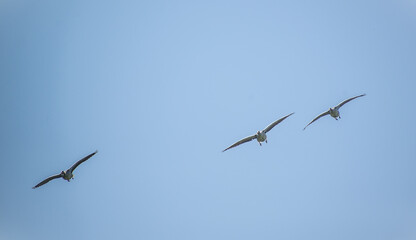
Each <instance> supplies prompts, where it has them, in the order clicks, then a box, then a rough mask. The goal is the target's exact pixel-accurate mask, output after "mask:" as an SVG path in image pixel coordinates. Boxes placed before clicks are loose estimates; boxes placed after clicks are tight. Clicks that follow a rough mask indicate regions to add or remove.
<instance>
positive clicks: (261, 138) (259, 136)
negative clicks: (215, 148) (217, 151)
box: [223, 113, 294, 152]
mask: <svg viewBox="0 0 416 240" xmlns="http://www.w3.org/2000/svg"><path fill="white" fill-rule="evenodd" d="M292 114H294V113H291V114H289V115H287V116H284V117H282V118H281V119H279V120H277V121H275V122H273V123H271V124H270V125H269V126H267V127H266V128H265V129H264V130H262V131H257V133H256V134H254V135H252V136H248V137H246V138H243V139H241V140H240V141H238V142H236V143H234V144H233V145H231V146H229V147H228V148H226V149H224V150H223V152H225V151H227V150H228V149H230V148H233V147H236V146H238V145H240V144H242V143H246V142H250V141H251V140H253V139H257V141H258V142H259V144H260V146H261V142H264V141H265V142H266V143H267V136H266V133H267V132H268V131H270V130H272V128H273V127H274V126H276V125H277V124H279V123H281V122H282V121H283V120H285V119H286V118H287V117H289V116H290V115H292Z"/></svg>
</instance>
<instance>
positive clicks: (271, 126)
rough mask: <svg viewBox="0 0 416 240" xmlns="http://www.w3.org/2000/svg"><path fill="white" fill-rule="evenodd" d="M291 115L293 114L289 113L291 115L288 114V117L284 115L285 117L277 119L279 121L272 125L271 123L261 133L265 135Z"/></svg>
mask: <svg viewBox="0 0 416 240" xmlns="http://www.w3.org/2000/svg"><path fill="white" fill-rule="evenodd" d="M292 114H294V112H293V113H291V114H289V115H286V116H284V117H282V118H281V119H279V120H277V121H275V122H273V123H271V124H270V125H269V126H267V127H266V128H265V129H264V130H263V131H264V132H266V133H267V132H268V131H270V130H272V128H274V126H276V125H277V124H279V123H281V122H282V121H283V120H285V119H286V118H287V117H289V116H290V115H292Z"/></svg>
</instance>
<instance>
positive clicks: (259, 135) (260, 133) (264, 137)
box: [256, 130, 267, 145]
mask: <svg viewBox="0 0 416 240" xmlns="http://www.w3.org/2000/svg"><path fill="white" fill-rule="evenodd" d="M256 139H257V142H259V143H260V145H261V142H264V141H265V142H266V143H267V135H266V132H265V131H264V130H263V131H257V134H256Z"/></svg>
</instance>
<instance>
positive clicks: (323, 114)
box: [303, 110, 329, 130]
mask: <svg viewBox="0 0 416 240" xmlns="http://www.w3.org/2000/svg"><path fill="white" fill-rule="evenodd" d="M328 114H329V110H328V111H326V112H323V113H321V114H320V115H319V116H317V117H316V118H314V119H313V120H312V121H311V122H310V123H308V125H306V127H307V126H309V125H311V124H312V123H313V122H315V121H316V120H318V119H319V118H320V117H323V116H325V115H328ZM306 127H304V128H303V130H305V129H306Z"/></svg>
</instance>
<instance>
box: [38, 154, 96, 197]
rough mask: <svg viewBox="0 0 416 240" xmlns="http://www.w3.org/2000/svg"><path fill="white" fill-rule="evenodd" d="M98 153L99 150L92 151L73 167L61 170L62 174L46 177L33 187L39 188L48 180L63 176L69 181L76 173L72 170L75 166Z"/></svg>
mask: <svg viewBox="0 0 416 240" xmlns="http://www.w3.org/2000/svg"><path fill="white" fill-rule="evenodd" d="M96 153H97V151H95V152H93V153H91V154H90V155H88V156H86V157H84V158H83V159H81V160H79V161H78V162H76V163H75V164H74V165H72V167H70V168H69V169H68V170H66V171H61V173H60V174H56V175H53V176H50V177H48V178H46V179H45V180H43V181H42V182H40V183H38V184H37V185H36V186H34V187H33V189H35V188H38V187H40V186H42V185H43V184H46V183H47V182H49V181H51V180H53V179H56V178H63V179H65V180H67V181H68V182H69V181H70V180H71V179H74V174H73V173H72V172H73V171H74V170H75V168H77V167H78V166H79V165H80V164H81V163H83V162H85V161H87V160H88V159H89V158H90V157H92V156H94V154H96Z"/></svg>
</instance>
